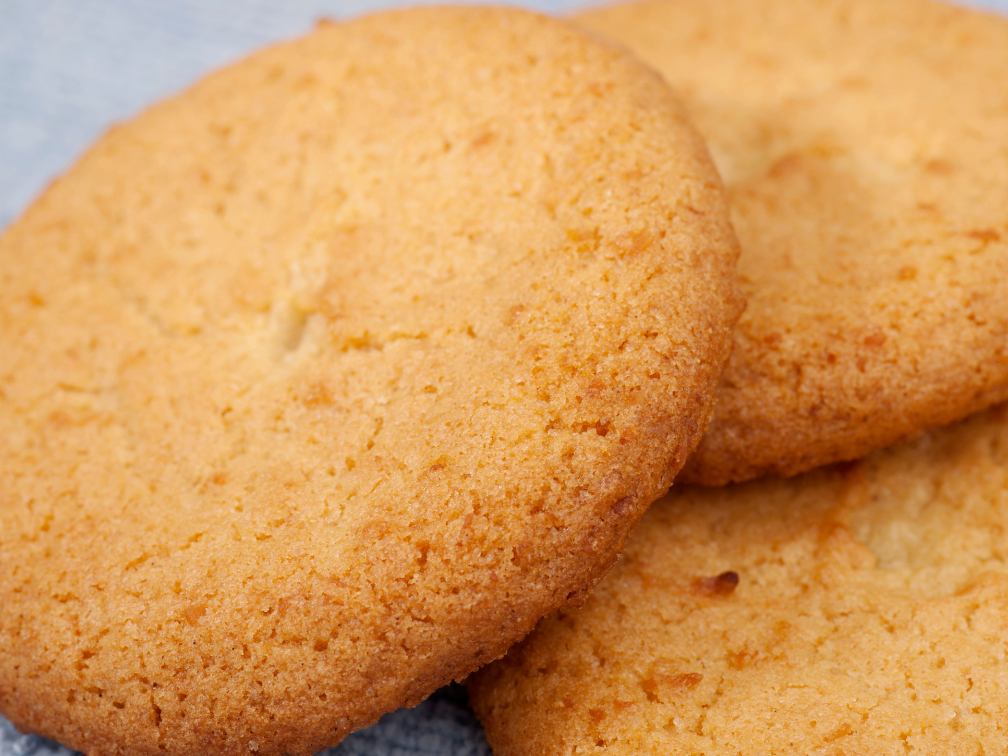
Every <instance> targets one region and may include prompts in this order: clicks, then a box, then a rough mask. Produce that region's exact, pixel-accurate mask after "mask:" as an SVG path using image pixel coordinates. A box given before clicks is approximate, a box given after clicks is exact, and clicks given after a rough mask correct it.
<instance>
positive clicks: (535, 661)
mask: <svg viewBox="0 0 1008 756" xmlns="http://www.w3.org/2000/svg"><path fill="white" fill-rule="evenodd" d="M1006 471H1008V407H1005V406H1000V407H997V408H995V409H994V410H988V412H987V413H985V414H982V415H979V416H977V417H974V418H971V419H969V420H967V421H965V422H963V423H961V424H959V425H956V426H952V427H948V428H943V429H940V430H936V431H931V432H930V433H929V434H926V435H924V436H923V437H921V438H919V439H917V440H915V441H913V442H911V443H908V444H905V445H903V446H900V447H895V448H892V449H887V450H884V451H881V452H876V453H875V454H873V455H872V456H870V457H868V458H867V459H866V460H864V461H862V462H857V463H844V464H843V465H836V466H833V467H832V468H824V469H822V470H819V471H814V472H811V473H806V474H805V475H803V476H801V477H798V478H794V479H791V480H779V479H765V480H762V481H755V482H752V483H747V484H744V485H737V486H728V487H725V488H719V489H709V488H707V489H705V488H690V487H683V488H680V487H678V486H677V487H676V489H675V492H676V493H674V494H672V495H670V496H668V497H667V498H665V499H663V500H661V501H659V502H656V503H655V504H654V505H653V506H652V508H651V509H650V510H649V511H648V513H647V514H646V515H645V516H644V519H643V521H642V522H641V525H640V527H639V528H638V530H637V531H636V532H635V533H634V535H633V536H632V537H631V539H630V541H629V542H628V544H627V549H626V551H625V552H624V554H623V555H622V557H621V558H620V561H619V562H618V563H617V565H616V566H615V567H614V568H613V570H612V571H611V572H610V573H609V574H608V575H607V576H606V578H605V579H604V580H603V581H602V582H601V583H599V585H598V587H597V588H596V589H595V592H594V593H593V594H592V597H591V598H590V599H589V600H588V603H587V604H586V605H585V606H584V607H583V608H582V609H581V610H580V611H573V610H569V609H567V610H561V611H560V612H557V613H554V614H553V615H551V616H550V617H548V618H546V619H544V620H542V621H541V622H540V623H539V625H538V627H537V628H536V629H535V630H534V631H533V632H532V634H531V635H529V637H528V638H526V639H525V641H523V642H522V643H521V644H519V645H518V646H515V647H514V648H513V649H512V650H511V651H510V652H509V653H508V655H507V656H506V657H504V659H502V660H501V661H500V662H497V663H495V664H493V665H490V666H488V667H486V668H484V669H483V670H480V671H479V672H478V673H477V674H476V675H474V676H473V677H471V678H470V681H469V691H470V701H471V703H472V705H473V707H474V709H475V710H476V712H477V714H478V715H479V717H480V719H481V720H482V722H483V724H484V725H485V727H486V730H487V737H488V740H489V741H490V744H491V746H492V747H493V750H494V753H495V754H496V756H544V755H549V756H559V755H560V754H564V755H566V754H573V753H577V754H586V753H587V754H590V753H605V754H610V755H612V756H616V755H617V754H662V755H667V754H695V753H705V754H707V756H728V755H729V754H730V755H732V756H734V755H735V754H740V753H742V754H756V753H760V754H772V755H774V756H784V755H787V754H794V755H795V756H798V755H804V754H810V753H816V754H824V756H840V754H876V753H907V754H934V753H942V754H950V755H952V756H960V755H961V756H967V755H971V754H976V753H1003V752H1005V751H1006V750H1008V735H1006V733H1005V730H1004V727H1003V724H1004V721H1005V718H1006V716H1008V685H1006V683H1005V678H1004V667H1005V658H1006V654H1008V640H1006V639H1008V562H1006V558H1005V555H1006V554H1008V528H1006V524H1008V486H1006Z"/></svg>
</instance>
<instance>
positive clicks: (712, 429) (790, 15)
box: [578, 0, 1008, 485]
mask: <svg viewBox="0 0 1008 756" xmlns="http://www.w3.org/2000/svg"><path fill="white" fill-rule="evenodd" d="M578 20H579V22H580V23H583V24H585V25H586V26H588V27H589V28H591V29H594V30H597V31H598V32H600V33H602V34H605V35H609V36H611V37H612V38H614V39H617V40H620V41H621V42H623V43H624V44H626V45H627V46H629V47H630V48H631V49H632V50H633V51H634V52H635V53H637V54H638V55H640V56H641V57H642V58H643V59H644V60H645V61H647V62H649V63H651V64H652V65H653V66H655V67H656V68H657V69H658V70H659V71H660V72H661V73H662V74H663V75H664V76H665V77H666V79H667V80H668V81H669V82H670V84H672V86H673V88H674V89H676V90H677V92H678V93H679V94H680V95H681V96H682V97H683V99H684V101H685V102H686V105H687V109H688V110H689V111H690V115H691V117H692V118H693V120H694V122H695V123H696V125H697V128H698V129H699V130H700V132H701V133H702V134H703V135H704V136H705V137H706V139H707V140H708V144H709V145H710V148H711V152H712V154H713V156H714V160H715V163H716V164H717V165H718V168H719V170H720V171H721V174H722V176H723V178H724V180H725V183H726V184H727V185H728V189H729V194H730V204H731V207H732V221H733V224H734V226H735V230H736V233H737V234H738V237H739V242H740V244H741V247H742V256H741V257H740V259H739V274H740V277H741V279H742V286H743V290H744V292H745V294H746V297H747V299H748V307H747V309H746V312H745V313H744V314H743V316H742V318H741V320H740V321H739V326H738V329H737V330H736V333H735V345H734V349H733V351H732V356H731V359H730V360H729V363H728V367H727V368H726V369H725V374H724V377H723V379H722V382H721V385H720V387H719V389H718V398H717V403H716V406H715V412H714V418H713V420H712V422H711V424H710V426H709V428H708V429H707V432H706V433H705V435H704V437H703V440H702V441H701V443H700V446H699V448H698V450H697V452H696V454H695V455H693V457H691V459H690V460H689V461H688V462H687V464H686V467H685V469H684V470H683V472H682V474H681V475H680V478H679V479H680V480H681V481H686V482H700V483H705V484H709V485H720V484H723V483H726V482H728V481H733V480H734V481H738V480H745V479H749V478H754V477H757V476H759V475H761V474H764V473H775V474H778V475H792V474H795V473H797V472H801V471H803V470H807V469H810V468H812V467H815V466H817V465H821V464H826V463H829V462H834V461H837V460H843V459H853V458H855V457H859V456H862V455H864V454H865V453H867V452H869V451H870V450H871V449H874V448H878V447H881V446H884V445H886V444H889V443H893V442H896V441H898V440H901V439H905V438H908V437H911V436H913V435H915V434H916V433H918V432H920V431H922V430H923V429H925V428H928V427H932V426H936V425H940V424H943V423H947V422H951V421H953V420H956V419H959V418H961V417H964V416H966V415H967V414H969V413H971V412H974V411H976V410H979V409H982V408H983V407H985V406H988V405H990V404H992V403H994V402H995V401H998V400H1000V399H1003V398H1005V397H1008V349H1006V345H1008V80H1006V79H1005V77H1004V74H1003V72H1004V71H1005V70H1006V69H1008V21H1006V20H1005V19H1002V18H999V17H996V16H990V15H985V14H982V13H979V12H974V11H970V10H965V9H962V8H956V7H953V6H949V5H943V4H939V3H934V2H928V1H927V0H882V2H875V0H856V1H855V2H849V1H841V0H815V1H814V2H803V3H793V2H790V1H789V0H757V1H756V2H749V0H723V1H720V2H706V1H705V0H655V1H653V2H650V1H649V2H641V3H629V4H626V5H617V6H612V7H609V8H604V9H601V10H597V11H592V12H589V13H585V14H583V15H582V16H580V17H579V18H578Z"/></svg>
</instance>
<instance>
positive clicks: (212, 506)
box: [0, 8, 742, 755]
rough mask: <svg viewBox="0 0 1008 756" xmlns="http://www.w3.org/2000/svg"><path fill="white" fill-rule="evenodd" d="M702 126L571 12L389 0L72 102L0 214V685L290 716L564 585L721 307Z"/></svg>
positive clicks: (116, 722) (29, 708)
mask: <svg viewBox="0 0 1008 756" xmlns="http://www.w3.org/2000/svg"><path fill="white" fill-rule="evenodd" d="M736 257H737V244H736V241H735V238H734V236H733V234H732V232H731V228H730V224H729V221H728V212H727V205H726V203H725V201H724V196H723V192H722V187H721V184H720V181H719V178H718V176H717V173H716V171H715V169H714V167H713V165H712V163H711V161H710V159H709V157H708V155H707V152H706V148H705V146H704V144H703V142H702V140H701V139H700V137H699V136H698V135H697V134H696V132H695V131H694V130H693V128H692V127H691V126H690V125H689V123H688V121H687V118H686V115H685V112H684V110H683V109H682V107H681V105H680V104H679V102H678V100H677V99H676V98H675V97H674V96H673V95H672V93H671V92H670V90H669V89H668V87H667V86H666V84H665V83H664V82H663V81H662V80H661V79H660V77H659V76H658V75H657V74H655V73H653V72H652V71H650V70H649V69H648V68H647V67H646V66H645V65H644V64H643V63H640V62H639V61H638V60H636V59H635V58H633V57H632V56H631V55H629V54H628V53H625V52H623V51H621V50H619V49H617V48H615V47H614V46H611V45H608V44H605V43H602V42H598V41H595V40H593V39H592V38H590V37H589V36H588V35H586V34H584V33H582V32H580V31H577V30H576V29H574V28H573V27H572V26H570V25H568V24H566V23H563V22H560V21H554V20H550V19H547V18H543V17H540V16H536V15H533V14H530V13H525V12H520V11H511V10H498V9H489V8H481V9H468V10H467V9H450V8H442V9H435V10H409V11H402V12H395V13H386V14H381V15H375V16H371V17H368V18H364V19H361V20H358V21H354V22H351V23H347V24H328V23H327V24H322V25H320V27H319V28H318V29H317V30H316V31H315V32H314V33H313V34H311V35H310V36H308V37H306V38H304V39H302V40H299V41H296V42H293V43H290V44H286V45H281V46H279V47H275V48H273V49H270V50H266V51H264V52H262V53H260V54H258V55H255V56H253V57H252V58H250V59H248V60H246V61H244V62H242V63H239V64H238V65H236V66H234V67H232V68H229V69H227V70H224V71H222V72H220V73H218V74H215V75H213V76H211V77H209V78H208V79H206V80H205V81H203V82H201V83H200V84H198V85H197V86H196V87H194V88H193V89H191V90H190V91H188V92H187V93H185V94H183V95H181V96H179V97H177V98H175V99H171V100H168V101H167V102H165V103H163V104H161V105H158V106H157V107H154V108H153V109H151V110H149V111H147V112H146V113H144V114H142V115H141V116H140V117H139V118H137V119H135V120H134V121H132V122H131V123H128V124H126V125H123V126H120V127H117V128H115V129H113V130H112V131H110V132H109V133H108V134H107V135H106V136H105V137H104V138H103V139H101V140H100V141H99V142H98V143H97V144H96V145H95V146H94V147H93V148H92V149H91V150H90V151H89V152H88V153H87V154H86V155H85V156H84V157H83V159H82V160H81V161H80V162H79V163H78V164H77V165H76V166H75V167H74V168H73V169H72V170H70V171H69V173H67V174H66V175H65V176H63V177H62V178H61V179H59V180H58V181H57V182H56V183H55V184H54V185H53V186H52V187H51V188H50V189H49V190H48V191H47V192H46V193H45V194H44V195H43V196H42V197H41V198H40V199H39V200H38V201H37V202H36V203H35V204H34V206H32V207H31V208H30V209H29V210H28V212H27V213H26V214H25V215H24V217H22V218H21V219H20V220H18V221H17V222H15V223H14V224H13V225H12V226H11V228H9V229H8V230H7V231H6V233H5V234H4V235H3V237H2V239H0V266H2V267H0V271H2V272H0V354H3V355H4V361H3V367H2V371H0V399H2V403H0V459H2V460H3V461H2V478H0V480H2V483H0V486H2V487H0V607H2V609H0V711H2V712H3V714H4V715H5V716H7V717H8V718H9V719H10V720H11V721H12V722H13V723H14V724H15V725H16V726H18V727H19V728H20V729H22V730H30V731H35V732H39V733H41V734H44V735H46V736H49V737H52V738H55V739H57V740H59V741H60V742H63V743H65V744H67V745H69V746H71V747H74V748H78V749H81V750H84V751H86V752H88V753H89V754H93V755H97V754H113V753H162V752H163V753H170V754H210V753H221V754H225V753H226V754H247V753H259V754H267V753H270V754H274V753H275V754H285V753H291V754H308V753H312V752H314V751H315V750H317V749H319V748H321V747H324V746H327V745H331V744H334V743H336V742H338V741H339V740H340V739H341V738H342V737H343V736H345V735H346V734H347V733H349V732H351V731H352V730H355V729H358V728H361V727H364V726H366V725H369V724H371V723H372V722H374V721H375V720H376V719H378V717H379V716H381V714H383V713H384V712H386V711H389V710H392V709H395V708H397V707H399V706H403V705H411V704H415V703H417V702H419V701H421V700H423V699H424V698H425V697H426V696H427V695H429V694H430V693H431V692H432V691H433V690H435V689H436V688H438V687H439V686H442V685H444V684H446V683H448V682H449V681H451V680H452V679H461V678H463V677H465V676H466V675H468V674H469V673H470V672H472V671H474V670H475V669H476V668H477V667H479V666H480V665H481V664H484V663H486V662H488V661H491V660H493V659H496V658H499V657H500V656H502V655H503V654H504V653H505V651H506V650H507V648H508V647H509V646H510V645H512V644H513V643H514V642H516V641H518V640H520V639H521V638H522V637H524V636H525V635H526V634H527V633H528V632H529V630H531V629H532V627H533V625H534V624H535V623H536V622H537V621H538V620H539V619H540V618H541V617H543V616H544V615H546V614H548V613H549V612H551V611H552V610H554V609H556V608H557V607H560V606H565V605H571V604H579V603H582V602H583V601H584V597H585V596H586V595H587V593H588V592H589V591H590V590H591V588H592V587H593V586H594V584H595V583H596V582H597V580H598V579H599V578H600V577H601V576H602V575H603V574H604V573H605V572H606V571H607V570H608V569H609V567H610V566H611V565H612V563H613V562H614V561H615V559H616V557H617V554H618V553H619V551H620V550H621V549H622V547H623V544H624V541H625V538H626V536H627V534H628V533H629V531H630V530H631V529H632V528H633V527H634V526H635V525H636V523H637V521H638V520H639V518H640V516H641V515H642V513H643V512H644V511H645V509H646V508H647V507H648V506H649V505H650V504H651V502H652V501H654V500H655V499H656V498H657V497H659V496H660V495H661V494H663V493H664V492H665V491H666V490H667V489H668V487H669V485H670V484H671V482H672V479H673V477H674V476H675V474H676V473H677V472H678V470H679V469H680V468H681V466H682V464H683V463H684V461H685V459H686V457H687V455H688V454H689V452H690V451H691V450H692V449H693V448H694V447H695V445H696V443H697V441H698V440H699V437H700V433H701V431H702V429H703V427H704V426H705V425H706V424H707V421H708V419H709V416H710V413H711V410H712V405H713V397H714V390H715V387H716V384H717V381H718V379H719V376H720V373H721V370H722V367H723V364H724V362H725V360H726V359H727V356H728V351H729V348H730V344H731V340H730V336H731V329H732V327H733V325H734V322H735V320H736V319H737V317H738V314H739V312H740V310H741V307H742V300H741V297H740V296H739V295H738V293H737V289H736V283H735V275H734V267H735V260H736Z"/></svg>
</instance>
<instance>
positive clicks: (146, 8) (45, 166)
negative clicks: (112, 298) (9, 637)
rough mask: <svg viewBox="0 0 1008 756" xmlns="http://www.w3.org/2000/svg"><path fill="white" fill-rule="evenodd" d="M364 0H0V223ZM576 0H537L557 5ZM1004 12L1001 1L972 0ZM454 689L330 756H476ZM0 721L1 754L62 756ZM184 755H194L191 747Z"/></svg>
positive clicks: (475, 728)
mask: <svg viewBox="0 0 1008 756" xmlns="http://www.w3.org/2000/svg"><path fill="white" fill-rule="evenodd" d="M392 4H394V3H390V2H380V3H379V2H373V1H372V2H369V1H368V0H328V2H327V1H326V0H289V1H288V2H284V3H274V2H269V1H268V0H244V1H243V2H237V1H231V2H228V0H213V1H209V0H176V1H175V2H171V1H170V0H2V2H0V19H2V20H0V228H2V227H4V226H6V225H7V224H8V223H9V222H10V221H11V220H12V219H13V218H14V217H15V216H16V215H17V214H18V213H20V212H21V211H22V210H23V209H24V208H25V207H26V206H27V204H28V203H29V202H30V201H31V199H32V198H33V197H34V196H35V195H36V194H38V192H39V191H40V190H41V189H42V188H43V187H44V186H45V184H46V182H48V181H49V180H51V179H52V178H53V177H54V176H55V175H57V174H58V173H59V172H61V171H62V170H64V169H65V168H66V167H67V166H68V165H69V164H70V162H71V161H72V160H73V159H74V158H75V157H76V156H77V155H78V154H79V153H80V152H81V151H82V150H83V149H84V148H85V147H86V146H87V145H88V144H89V143H90V142H91V141H93V140H94V139H95V138H96V137H97V136H98V135H99V134H100V133H101V132H102V131H103V130H104V129H105V128H107V127H108V126H109V125H110V124H111V123H113V122H115V121H118V120H122V119H124V118H127V117H129V116H130V115H132V114H133V113H136V112H137V111H138V110H139V109H141V108H142V107H144V106H145V105H146V104H148V103H150V102H152V101H153V100H156V99H158V98H160V97H164V96H165V95H167V94H169V93H172V92H175V91H178V90H179V89H181V88H183V87H184V86H186V85H187V84H188V83H189V82H191V81H193V80H194V79H195V78H197V77H198V76H199V75H200V74H202V73H204V72H205V71H207V70H208V69H210V68H214V67H217V66H220V65H222V64H224V63H226V62H228V61H230V60H234V59H236V58H237V57H239V56H241V55H242V54H244V53H246V52H248V51H249V50H251V49H253V48H255V47H258V46H261V45H263V44H266V43H268V42H271V41H274V40H277V39H282V38H285V37H290V36H293V35H296V34H299V33H302V32H304V31H305V30H307V29H308V28H309V27H310V26H311V24H312V23H313V22H314V20H315V19H316V18H318V17H319V16H334V17H346V16H350V15H354V14H357V13H360V12H363V11H366V10H370V9H374V8H378V7H383V6H388V5H392ZM580 4H582V3H580V2H578V0H538V1H536V2H530V3H527V5H529V6H531V7H535V8H538V9H540V10H544V11H550V12H565V11H568V10H570V9H573V8H574V7H576V6H578V5H580ZM974 4H975V5H983V6H986V7H992V8H998V9H1001V10H1003V11H1005V12H1008V0H988V1H987V2H984V3H974ZM464 701H465V699H464V694H462V693H460V692H459V690H458V689H457V688H456V687H454V686H453V687H452V688H446V689H443V690H442V691H440V692H438V693H437V694H435V695H434V696H433V697H432V698H431V699H429V700H428V701H427V702H425V703H423V704H421V705H420V706H418V707H416V708H414V709H411V710H400V711H397V712H394V713H392V714H388V715H386V716H385V717H384V718H383V719H382V720H381V721H380V722H379V723H378V724H377V725H375V726H374V727H372V728H370V729H368V730H364V731H362V732H359V733H355V734H354V735H351V736H350V737H348V738H347V739H346V740H345V741H343V743H341V744H340V746H338V747H337V748H335V749H333V750H331V751H330V752H329V754H331V756H350V755H351V754H353V755H354V756H356V755H357V754H372V755H373V756H414V755H416V756H420V755H421V754H422V755H424V756H435V755H436V756H442V755H445V756H447V755H448V754H451V755H452V756H484V755H488V754H489V753H490V751H489V748H488V747H487V745H486V741H485V739H484V738H483V734H482V731H481V729H480V727H479V725H478V723H477V722H476V721H475V719H474V718H473V716H472V714H471V713H470V712H469V711H468V709H467V708H466V706H465V703H464ZM68 753H69V752H68V751H66V750H65V749H62V748H61V747H59V746H58V745H56V744H54V743H52V742H51V741H45V740H42V739H40V738H37V737H35V736H23V735H20V734H19V733H17V732H16V731H15V730H14V728H13V727H12V726H11V725H10V724H9V723H8V722H7V721H6V720H4V719H2V718H0V756H28V755H29V754H32V755H35V754H38V755H39V756H56V754H59V755H60V756H67V754H68ZM194 756H197V755H195V754H194Z"/></svg>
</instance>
